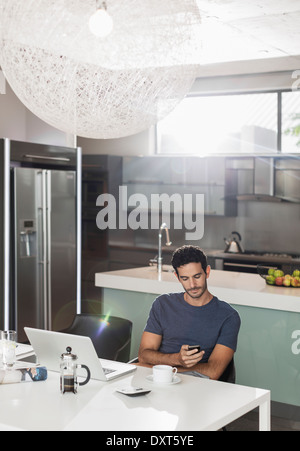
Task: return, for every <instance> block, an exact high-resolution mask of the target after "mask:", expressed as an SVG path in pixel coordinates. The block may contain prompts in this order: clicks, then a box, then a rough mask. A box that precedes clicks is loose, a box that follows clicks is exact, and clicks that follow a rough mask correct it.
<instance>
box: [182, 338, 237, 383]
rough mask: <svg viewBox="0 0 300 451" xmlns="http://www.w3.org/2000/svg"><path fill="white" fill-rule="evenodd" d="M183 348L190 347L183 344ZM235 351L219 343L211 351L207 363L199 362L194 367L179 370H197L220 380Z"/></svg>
mask: <svg viewBox="0 0 300 451" xmlns="http://www.w3.org/2000/svg"><path fill="white" fill-rule="evenodd" d="M183 348H186V349H187V348H188V347H187V346H183ZM233 356H234V351H233V350H232V349H230V348H228V347H227V346H223V345H219V344H217V345H216V346H215V348H214V350H213V352H212V353H211V356H210V358H209V360H208V362H207V363H197V364H196V365H195V366H194V367H192V368H186V367H184V366H183V367H182V368H179V369H178V371H179V372H185V371H197V372H198V373H201V374H204V375H205V376H208V377H209V378H210V379H214V380H218V379H220V377H221V376H222V374H223V373H224V371H225V370H226V368H227V367H228V365H229V363H230V362H231V360H232V359H233Z"/></svg>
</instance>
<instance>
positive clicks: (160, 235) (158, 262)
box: [157, 222, 172, 276]
mask: <svg viewBox="0 0 300 451" xmlns="http://www.w3.org/2000/svg"><path fill="white" fill-rule="evenodd" d="M163 230H165V231H166V237H167V242H166V246H171V244H172V242H171V241H170V235H169V229H168V226H167V224H166V223H165V222H164V223H163V224H162V225H161V226H160V229H159V233H158V257H157V271H158V275H159V276H161V272H162V261H163V259H162V245H161V240H162V234H163Z"/></svg>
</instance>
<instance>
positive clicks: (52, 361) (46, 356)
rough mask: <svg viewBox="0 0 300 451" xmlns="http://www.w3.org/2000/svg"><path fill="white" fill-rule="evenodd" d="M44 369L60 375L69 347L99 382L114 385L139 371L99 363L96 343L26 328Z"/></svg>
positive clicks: (121, 364) (122, 365) (124, 366)
mask: <svg viewBox="0 0 300 451" xmlns="http://www.w3.org/2000/svg"><path fill="white" fill-rule="evenodd" d="M24 330H25V333H26V335H27V337H28V339H29V341H30V344H31V346H32V347H33V349H34V352H35V354H36V356H37V359H38V362H39V364H40V365H44V366H45V367H46V368H47V369H48V370H49V371H55V372H59V371H60V358H61V355H62V354H64V353H65V352H66V349H67V347H71V348H72V353H73V354H76V355H77V357H78V364H79V365H80V364H82V365H86V366H88V367H89V369H90V371H91V378H92V379H96V380H99V381H103V382H105V381H110V380H112V379H115V378H117V377H120V376H124V375H125V374H128V373H131V372H132V371H134V370H136V366H134V365H130V364H127V363H120V362H114V361H111V360H104V359H99V358H98V355H97V353H96V350H95V347H94V345H93V342H92V340H91V339H90V338H89V337H82V336H80V335H69V334H63V333H60V332H50V331H47V330H40V329H32V328H29V327H25V328H24ZM78 375H79V376H81V375H82V376H84V377H85V375H86V372H85V371H84V370H78Z"/></svg>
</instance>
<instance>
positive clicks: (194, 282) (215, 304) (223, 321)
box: [139, 246, 241, 380]
mask: <svg viewBox="0 0 300 451" xmlns="http://www.w3.org/2000/svg"><path fill="white" fill-rule="evenodd" d="M172 265H173V268H174V270H175V274H176V276H177V278H178V280H179V282H180V283H181V284H182V286H183V288H184V292H183V293H173V294H165V295H163V296H160V297H158V298H157V299H156V301H155V302H154V303H153V305H152V309H151V312H150V316H149V319H148V322H147V325H146V328H145V331H144V333H143V336H142V340H141V345H140V350H139V363H140V364H141V365H143V364H144V365H171V366H176V367H178V371H179V372H186V371H196V372H197V373H201V374H202V375H205V376H208V377H209V378H211V379H215V380H218V379H220V377H221V376H222V374H223V373H224V371H225V370H226V368H227V367H228V365H229V364H230V363H231V361H232V359H233V356H234V353H235V351H236V347H237V338H238V333H239V329H240V324H241V321H240V317H239V315H238V313H237V312H236V311H235V310H234V309H233V308H232V307H231V306H230V305H229V304H227V303H225V302H223V301H220V300H219V299H218V298H217V297H215V296H213V295H212V294H211V293H210V292H209V291H208V288H207V279H208V278H209V275H210V270H211V268H210V266H208V265H207V258H206V256H205V254H204V253H203V252H202V251H201V249H200V248H199V247H196V246H183V247H181V248H179V249H177V251H175V253H174V254H173V258H172ZM192 345H200V346H201V352H198V350H189V346H192Z"/></svg>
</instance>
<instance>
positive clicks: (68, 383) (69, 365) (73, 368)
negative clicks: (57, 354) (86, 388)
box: [60, 347, 91, 395]
mask: <svg viewBox="0 0 300 451" xmlns="http://www.w3.org/2000/svg"><path fill="white" fill-rule="evenodd" d="M66 351H67V353H65V354H62V356H61V363H60V391H61V393H62V394H63V395H64V394H65V393H74V394H75V395H76V393H77V391H78V385H79V386H81V387H82V386H83V385H86V384H87V383H88V382H89V381H90V379H91V372H90V370H89V368H88V367H87V366H86V365H78V364H77V363H76V362H77V360H78V357H77V355H75V354H72V348H70V347H68V348H67V349H66ZM79 368H84V369H85V370H86V372H87V378H86V380H85V381H84V382H80V383H78V381H77V369H79Z"/></svg>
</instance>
